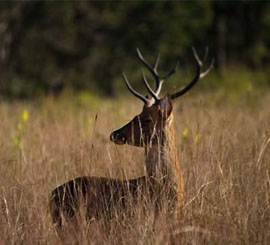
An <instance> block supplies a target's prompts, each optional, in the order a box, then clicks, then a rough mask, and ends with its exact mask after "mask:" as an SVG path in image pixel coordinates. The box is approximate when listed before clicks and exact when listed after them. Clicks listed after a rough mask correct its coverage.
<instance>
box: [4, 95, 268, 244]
mask: <svg viewBox="0 0 270 245" xmlns="http://www.w3.org/2000/svg"><path fill="white" fill-rule="evenodd" d="M191 94H192V93H190V95H187V96H184V97H183V98H181V99H179V100H178V101H177V102H176V103H175V105H174V116H175V119H174V123H175V127H176V132H177V135H176V136H177V137H176V138H177V140H179V141H180V146H181V148H180V149H179V151H180V159H181V163H182V165H183V170H184V177H185V183H186V186H185V190H186V197H185V204H184V207H183V209H182V210H181V214H180V216H179V217H178V218H177V219H175V218H173V217H167V216H166V215H163V214H160V215H159V216H158V217H155V218H153V215H154V213H153V211H152V210H149V211H148V212H147V214H144V215H142V212H141V211H140V207H130V208H131V209H134V210H135V212H134V215H133V216H132V217H126V218H123V217H122V218H117V217H116V218H114V219H113V220H111V221H110V225H109V226H108V225H106V226H105V225H103V223H102V222H101V221H100V222H96V224H95V226H94V225H92V224H90V225H88V224H87V223H85V222H82V225H81V226H80V229H78V230H76V237H77V238H76V239H77V241H78V239H79V244H203V243H205V244H269V242H270V232H269V231H270V143H269V142H270V107H269V104H270V95H268V94H264V95H263V96H255V97H252V96H251V97H243V98H242V97H241V98H238V99H237V100H234V101H230V100H227V99H226V98H224V97H219V95H217V94H215V93H212V94H204V95H200V94H196V95H194V94H192V95H191ZM130 97H131V96H129V95H127V96H126V98H130ZM83 98H84V97H83ZM83 98H80V99H78V98H77V97H76V96H69V97H68V96H63V97H60V98H58V99H53V98H45V99H40V100H36V101H34V102H14V103H5V102H1V104H0V136H1V137H0V175H1V178H0V186H1V190H0V191H1V200H0V207H1V209H0V244H59V243H60V240H59V237H58V236H57V234H56V232H55V230H54V227H53V226H52V222H51V217H50V214H49V212H48V200H49V195H50V192H51V190H52V189H53V188H54V187H56V186H57V185H60V184H62V183H64V182H66V181H68V180H69V179H71V178H74V177H77V176H86V175H87V176H91V175H93V176H106V177H108V176H110V177H114V178H134V177H137V176H141V175H143V174H144V165H143V164H144V156H143V149H141V148H136V147H131V146H116V145H114V144H113V143H112V142H110V140H109V134H110V132H111V131H112V130H114V129H116V128H118V127H120V126H121V125H122V124H124V123H125V122H126V121H128V120H130V119H131V118H133V116H134V115H135V114H136V113H139V112H140V110H141V106H142V105H141V103H140V102H139V101H137V100H128V101H124V100H114V101H113V100H106V101H101V100H98V99H93V100H92V101H91V100H90V101H88V100H87V99H83ZM136 210H138V211H136ZM65 236H66V243H68V244H74V243H75V242H76V239H75V236H73V235H72V234H70V235H68V234H66V235H65ZM78 237H79V238H78Z"/></svg>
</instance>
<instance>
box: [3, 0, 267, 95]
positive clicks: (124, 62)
mask: <svg viewBox="0 0 270 245" xmlns="http://www.w3.org/2000/svg"><path fill="white" fill-rule="evenodd" d="M269 12H270V4H269V3H268V2H253V1H251V2H250V1H238V2H222V1H192V2H188V1H180V2H175V1H160V2H151V1H150V2H144V1H138V2H128V3H123V2H62V1H60V2H51V1H49V2H46V1H43V2H36V1H34V2H27V1H26V2H1V3H0V75H1V77H0V79H1V84H0V95H2V96H6V97H14V96H15V97H19V98H20V97H28V98H29V97H33V96H39V95H42V94H47V93H52V94H58V93H59V92H61V91H62V89H63V88H66V87H68V88H72V89H75V90H85V89H88V90H90V91H92V92H99V93H100V94H106V95H114V94H115V92H116V89H117V88H118V84H119V83H120V80H121V78H120V76H121V73H122V71H123V70H124V71H126V72H127V74H129V75H130V77H133V78H136V75H135V71H136V70H137V68H136V67H138V63H137V58H136V53H135V47H139V48H140V49H141V51H142V52H143V54H144V55H145V56H146V57H147V58H148V59H149V60H151V61H153V60H154V58H155V56H156V55H157V54H158V53H161V54H162V58H164V59H165V60H163V61H162V62H161V70H165V71H166V70H167V69H168V68H169V67H170V64H172V63H174V62H175V61H176V60H180V64H181V67H182V68H183V70H185V69H186V68H187V67H190V66H191V65H192V64H193V63H192V62H193V60H192V57H191V55H190V49H191V46H195V47H197V48H198V49H199V50H203V48H204V47H205V46H209V47H210V54H209V56H210V57H216V68H217V69H218V71H217V72H219V73H222V72H223V68H224V67H226V66H227V64H230V66H229V67H228V68H227V71H229V72H230V67H231V64H235V65H236V67H238V66H240V67H248V68H249V69H252V70H251V72H253V71H257V70H263V67H267V65H269V60H270V59H269V50H267V45H266V44H267V43H269V42H270V36H269V31H268V30H269V29H270V22H269V18H270V17H269ZM223 75H224V77H226V76H227V73H226V74H224V72H223ZM137 77H138V76H137ZM134 80H135V81H134V83H135V87H136V86H137V84H138V83H137V79H134ZM267 83H268V84H269V82H267Z"/></svg>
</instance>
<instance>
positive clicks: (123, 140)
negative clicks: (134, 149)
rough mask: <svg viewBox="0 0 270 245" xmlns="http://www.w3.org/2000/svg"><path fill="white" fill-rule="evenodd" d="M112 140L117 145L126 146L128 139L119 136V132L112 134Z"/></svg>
mask: <svg viewBox="0 0 270 245" xmlns="http://www.w3.org/2000/svg"><path fill="white" fill-rule="evenodd" d="M110 140H111V141H112V142H114V143H115V144H117V145H124V144H126V142H127V139H126V137H125V136H124V135H122V134H119V133H118V132H117V131H114V132H112V133H111V135H110Z"/></svg>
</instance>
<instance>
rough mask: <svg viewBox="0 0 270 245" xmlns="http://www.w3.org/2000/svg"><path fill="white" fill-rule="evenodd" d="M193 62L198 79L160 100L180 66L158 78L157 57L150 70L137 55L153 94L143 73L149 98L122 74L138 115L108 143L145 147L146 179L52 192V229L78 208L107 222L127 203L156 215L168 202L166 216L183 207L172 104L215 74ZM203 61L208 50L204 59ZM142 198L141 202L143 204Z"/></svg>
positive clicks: (81, 181)
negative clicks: (142, 206) (147, 202)
mask: <svg viewBox="0 0 270 245" xmlns="http://www.w3.org/2000/svg"><path fill="white" fill-rule="evenodd" d="M192 50H193V55H194V58H195V61H196V74H195V76H194V78H193V79H192V81H191V82H190V83H188V84H187V85H186V86H185V87H184V88H183V89H181V90H179V91H177V92H175V93H172V94H166V95H164V96H163V97H161V96H160V93H161V89H162V85H163V83H164V81H166V80H167V79H168V78H169V77H171V76H172V75H173V74H174V73H175V72H176V71H177V69H178V63H176V65H175V66H174V67H173V69H172V70H171V71H169V72H168V73H167V74H166V75H164V76H160V75H159V72H158V65H159V60H160V55H158V57H157V59H156V60H155V63H154V65H151V64H150V63H148V62H147V61H146V60H145V58H144V57H143V55H142V54H141V52H140V50H139V49H137V54H138V57H139V60H140V61H141V62H142V64H143V65H144V66H145V67H146V68H147V69H148V70H149V72H150V73H151V74H152V76H153V77H154V79H155V82H156V87H155V89H154V90H153V89H152V88H151V86H150V85H149V83H148V81H147V79H146V76H145V74H144V72H143V70H141V75H142V81H143V83H144V85H145V87H146V89H147V91H148V93H149V94H150V95H151V97H150V96H148V95H146V96H143V95H142V94H140V93H139V92H137V91H135V90H134V89H133V88H132V86H131V85H130V83H129V81H128V78H127V76H126V75H125V73H123V78H124V82H125V84H126V87H127V88H128V90H129V91H130V92H131V94H133V95H134V96H135V97H136V98H138V99H139V100H140V101H142V102H143V108H142V112H141V113H140V114H138V115H136V116H135V117H134V118H133V119H132V120H131V121H129V122H128V123H127V124H125V125H124V126H122V127H121V128H119V129H117V130H115V131H113V132H112V133H111V134H110V140H111V141H112V142H113V143H115V144H117V145H124V144H128V145H130V146H136V147H143V148H144V152H145V169H146V174H145V175H143V176H141V177H139V178H135V179H126V180H119V179H112V178H103V177H93V176H90V177H77V178H74V179H72V180H70V181H68V182H66V183H64V184H62V185H60V186H58V187H56V188H55V189H54V190H53V191H52V193H51V197H50V201H49V206H50V212H51V216H52V220H53V223H54V225H55V226H56V227H58V228H61V226H62V218H64V219H65V220H67V221H68V220H70V219H71V218H73V217H74V216H75V215H76V213H77V212H78V210H79V208H80V207H81V206H83V207H85V216H86V218H87V219H88V220H92V219H102V218H103V219H110V218H111V215H112V212H111V210H113V209H114V208H118V207H122V208H125V207H126V206H127V204H128V202H130V199H132V201H135V203H140V202H141V200H142V199H144V197H145V196H146V197H147V198H146V199H147V200H150V201H151V203H152V204H153V205H154V207H155V209H156V210H159V209H160V208H161V207H162V201H163V200H165V199H166V200H168V201H169V206H170V210H177V209H179V208H180V207H181V206H182V204H183V202H184V177H183V171H182V169H181V165H180V162H179V157H178V145H177V141H176V140H175V134H174V127H173V104H172V102H173V101H174V100H175V99H176V98H178V97H180V96H182V95H184V94H186V93H187V92H188V91H189V90H190V89H191V88H193V86H194V85H195V84H196V83H197V82H198V81H199V80H200V79H202V78H203V77H205V76H206V75H207V74H208V73H209V71H210V70H211V69H212V68H213V63H214V60H212V62H211V64H210V66H209V67H208V68H207V69H206V70H205V71H202V68H203V62H202V61H201V60H200V58H199V56H198V54H197V52H196V50H195V49H194V48H193V49H192ZM206 56H207V49H206V53H205V59H206ZM142 197H143V198H142Z"/></svg>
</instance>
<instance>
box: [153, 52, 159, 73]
mask: <svg viewBox="0 0 270 245" xmlns="http://www.w3.org/2000/svg"><path fill="white" fill-rule="evenodd" d="M159 60H160V54H158V56H157V59H156V62H155V65H154V71H155V72H156V73H158V71H157V68H158V63H159Z"/></svg>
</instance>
